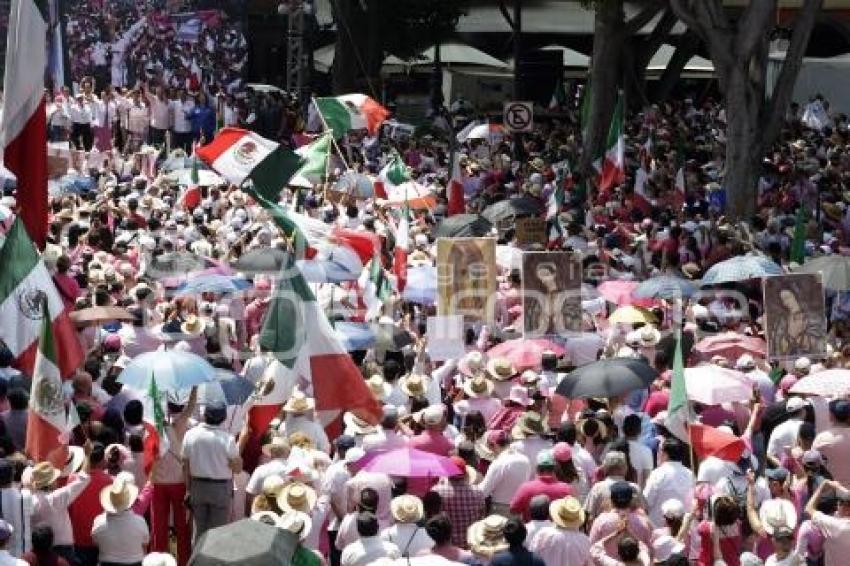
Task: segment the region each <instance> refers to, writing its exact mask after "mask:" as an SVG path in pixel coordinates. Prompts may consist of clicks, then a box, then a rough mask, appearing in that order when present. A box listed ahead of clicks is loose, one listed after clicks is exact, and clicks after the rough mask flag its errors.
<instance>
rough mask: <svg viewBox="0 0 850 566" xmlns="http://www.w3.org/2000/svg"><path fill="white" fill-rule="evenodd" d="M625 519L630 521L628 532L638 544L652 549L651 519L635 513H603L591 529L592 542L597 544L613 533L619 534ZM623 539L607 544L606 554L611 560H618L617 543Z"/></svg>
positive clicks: (616, 511)
mask: <svg viewBox="0 0 850 566" xmlns="http://www.w3.org/2000/svg"><path fill="white" fill-rule="evenodd" d="M622 518H625V519H626V520H627V521H628V524H629V527H628V531H629V532H630V533H631V535H632V536H633V537H635V538H636V539H637V540H638V542H642V543H643V544H645V545H646V546H647V547H650V548H651V547H652V527H651V526H650V524H649V519H647V518H646V515H643V514H640V513H636V512H634V511H618V510H612V511H605V512H604V513H601V514H600V515H599V516H598V517H596V520H594V521H593V526H592V527H591V529H590V542H591V543H595V542H598V541H601V540H602V539H604V538H605V537H607V536H608V535H610V534H611V533H615V532H617V530H618V529H619V528H620V520H621V519H622ZM620 538H621V537H613V538H611V539H609V540H608V542H606V543H605V554H607V555H608V556H610V557H611V558H617V542H618V541H619V540H620Z"/></svg>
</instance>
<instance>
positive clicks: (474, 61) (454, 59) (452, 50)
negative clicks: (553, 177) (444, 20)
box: [408, 41, 508, 69]
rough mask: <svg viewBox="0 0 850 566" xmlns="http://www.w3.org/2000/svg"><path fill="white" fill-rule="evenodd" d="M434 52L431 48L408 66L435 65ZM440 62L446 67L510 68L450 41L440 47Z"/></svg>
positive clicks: (478, 50) (479, 51)
mask: <svg viewBox="0 0 850 566" xmlns="http://www.w3.org/2000/svg"><path fill="white" fill-rule="evenodd" d="M434 52H435V49H434V47H429V48H428V49H426V50H425V51H424V52H423V53H422V55H421V56H420V57H417V58H416V59H415V60H414V61H411V62H410V63H408V65H410V66H412V67H415V66H420V65H428V66H430V65H433V64H434ZM440 61H442V62H443V63H444V64H446V65H470V66H473V67H494V68H498V69H506V68H507V67H508V65H507V63H504V62H503V61H500V60H499V59H496V58H495V57H493V56H491V55H488V54H486V53H484V52H483V51H481V50H480V49H476V48H474V47H472V46H471V45H467V44H465V43H459V42H456V41H449V42H446V43H443V44H441V45H440Z"/></svg>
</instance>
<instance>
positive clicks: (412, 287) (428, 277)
mask: <svg viewBox="0 0 850 566" xmlns="http://www.w3.org/2000/svg"><path fill="white" fill-rule="evenodd" d="M402 297H403V298H404V300H405V301H409V302H411V303H416V304H419V305H433V304H434V303H436V302H437V268H436V267H434V266H433V265H421V266H419V267H410V268H408V269H407V285H406V286H405V287H404V293H402Z"/></svg>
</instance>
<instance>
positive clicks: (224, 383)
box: [198, 370, 254, 406]
mask: <svg viewBox="0 0 850 566" xmlns="http://www.w3.org/2000/svg"><path fill="white" fill-rule="evenodd" d="M215 373H216V375H215V380H214V381H209V382H207V383H204V384H203V385H201V387H200V389H199V391H198V401H199V402H201V403H204V404H207V403H210V402H212V401H223V402H224V404H225V405H228V406H229V405H242V404H243V403H244V402H245V401H247V400H248V399H249V398H250V397H251V395H252V394H253V393H254V384H253V383H251V380H250V379H248V378H246V377H242V376H241V375H239V374H237V373H233V372H232V371H228V370H216V372H215Z"/></svg>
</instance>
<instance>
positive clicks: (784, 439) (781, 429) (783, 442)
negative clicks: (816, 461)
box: [767, 419, 803, 458]
mask: <svg viewBox="0 0 850 566" xmlns="http://www.w3.org/2000/svg"><path fill="white" fill-rule="evenodd" d="M802 424H803V421H801V420H800V419H791V420H790V421H785V422H784V423H780V424H778V425H776V428H774V429H773V432H771V433H770V440H768V442H767V453H768V454H769V455H770V456H773V457H774V458H779V457H780V456H782V451H783V449H784V448H785V447H786V446H787V447H789V448H790V447H793V446H796V445H797V435H798V434H799V432H800V426H801V425H802Z"/></svg>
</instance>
